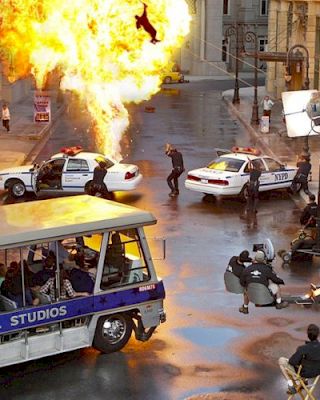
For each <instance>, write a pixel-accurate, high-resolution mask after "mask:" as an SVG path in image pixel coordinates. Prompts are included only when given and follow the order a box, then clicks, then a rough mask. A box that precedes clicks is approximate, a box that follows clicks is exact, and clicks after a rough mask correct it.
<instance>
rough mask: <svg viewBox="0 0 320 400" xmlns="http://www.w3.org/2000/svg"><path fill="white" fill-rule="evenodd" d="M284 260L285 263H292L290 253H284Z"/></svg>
mask: <svg viewBox="0 0 320 400" xmlns="http://www.w3.org/2000/svg"><path fill="white" fill-rule="evenodd" d="M282 259H283V261H284V262H285V263H289V262H290V261H291V255H290V254H289V253H284V254H283V256H282Z"/></svg>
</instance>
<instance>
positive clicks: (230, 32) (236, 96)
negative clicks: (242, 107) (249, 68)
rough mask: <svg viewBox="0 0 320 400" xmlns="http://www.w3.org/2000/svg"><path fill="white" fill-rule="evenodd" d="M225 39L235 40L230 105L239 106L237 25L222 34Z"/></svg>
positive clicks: (238, 38)
mask: <svg viewBox="0 0 320 400" xmlns="http://www.w3.org/2000/svg"><path fill="white" fill-rule="evenodd" d="M224 36H225V38H228V37H230V36H234V37H235V40H236V65H235V80H234V91H233V99H232V103H233V104H236V103H237V104H239V103H240V97H239V78H238V77H239V50H240V45H239V40H240V37H239V24H238V23H235V25H231V26H229V27H228V28H227V30H226V31H225V34H224Z"/></svg>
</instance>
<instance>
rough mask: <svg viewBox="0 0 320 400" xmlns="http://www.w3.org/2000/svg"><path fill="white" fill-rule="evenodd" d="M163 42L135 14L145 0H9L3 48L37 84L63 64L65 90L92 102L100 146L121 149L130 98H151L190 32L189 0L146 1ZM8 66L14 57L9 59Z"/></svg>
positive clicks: (0, 39) (4, 5) (0, 38)
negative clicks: (140, 25)
mask: <svg viewBox="0 0 320 400" xmlns="http://www.w3.org/2000/svg"><path fill="white" fill-rule="evenodd" d="M145 1H146V3H147V5H148V9H147V11H148V17H149V20H150V22H151V23H152V25H153V26H154V27H155V28H156V29H157V37H158V38H159V39H160V42H159V43H157V44H152V43H150V37H149V35H148V33H147V32H145V31H144V30H143V29H142V28H140V29H137V28H136V20H135V15H139V16H140V15H141V14H142V12H143V3H142V2H141V1H140V0H75V1H68V0H2V1H1V4H0V10H1V14H0V15H1V17H2V20H1V35H0V46H1V48H4V49H8V51H9V52H10V53H12V54H11V56H12V58H13V62H14V68H15V79H19V78H23V77H26V76H28V75H29V74H30V73H31V74H33V75H34V77H35V79H36V83H37V87H38V88H39V89H41V88H42V87H43V86H44V83H45V80H46V77H47V74H48V73H49V72H51V71H54V70H55V69H59V70H60V71H61V74H62V75H63V78H62V80H61V89H62V90H72V91H75V92H77V93H78V95H79V96H80V98H81V99H82V100H84V101H85V103H86V105H87V108H88V110H89V112H90V113H91V115H92V118H93V120H94V121H95V124H96V127H97V131H98V143H99V147H100V150H101V151H103V152H104V153H108V154H110V155H112V156H119V152H120V147H119V141H120V139H121V136H122V134H123V132H124V131H125V129H126V128H127V127H128V125H129V116H128V112H127V110H126V108H125V104H126V103H130V102H135V103H138V102H140V101H143V100H147V99H149V98H150V97H151V96H152V95H153V94H155V93H156V92H157V91H158V90H159V88H160V84H161V81H160V73H161V71H162V70H164V69H165V67H166V65H167V64H168V62H169V60H170V57H171V56H172V53H173V51H174V50H175V49H176V48H177V47H179V46H181V44H182V41H183V39H184V37H185V36H186V34H187V33H188V31H189V22H190V17H189V14H188V7H187V3H186V0H145ZM6 61H7V63H6V64H7V67H8V65H9V60H8V59H7V60H6Z"/></svg>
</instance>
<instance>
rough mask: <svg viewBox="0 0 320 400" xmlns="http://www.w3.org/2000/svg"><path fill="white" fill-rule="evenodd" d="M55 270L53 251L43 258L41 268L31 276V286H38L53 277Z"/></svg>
mask: <svg viewBox="0 0 320 400" xmlns="http://www.w3.org/2000/svg"><path fill="white" fill-rule="evenodd" d="M55 270H56V257H55V255H54V253H53V252H51V251H50V252H49V255H48V257H47V258H46V259H45V261H44V264H43V269H42V270H41V271H38V272H36V273H35V274H34V275H33V277H32V287H33V288H36V287H38V288H40V287H41V286H43V285H44V284H45V283H46V282H47V280H48V279H50V278H54V276H55Z"/></svg>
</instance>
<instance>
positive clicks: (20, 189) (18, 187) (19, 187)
mask: <svg viewBox="0 0 320 400" xmlns="http://www.w3.org/2000/svg"><path fill="white" fill-rule="evenodd" d="M24 190H25V189H24V185H23V184H22V183H16V184H15V185H14V186H13V188H12V191H13V193H14V194H15V196H22V195H23V194H24Z"/></svg>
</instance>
